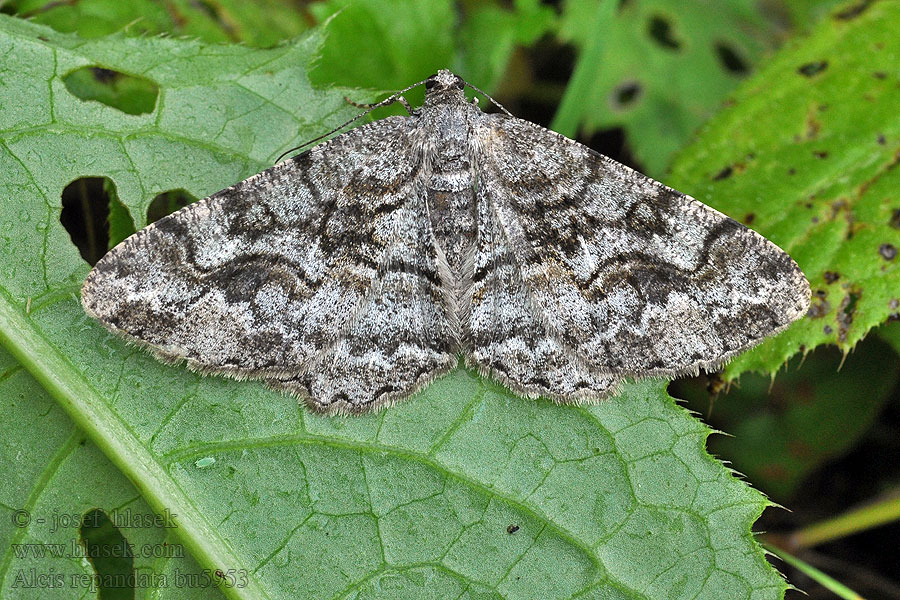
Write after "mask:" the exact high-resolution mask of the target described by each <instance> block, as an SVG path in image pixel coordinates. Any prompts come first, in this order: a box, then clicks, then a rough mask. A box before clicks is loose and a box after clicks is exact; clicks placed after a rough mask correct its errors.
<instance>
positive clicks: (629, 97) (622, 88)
mask: <svg viewBox="0 0 900 600" xmlns="http://www.w3.org/2000/svg"><path fill="white" fill-rule="evenodd" d="M643 91H644V88H643V87H642V86H641V84H640V83H638V82H637V81H626V82H625V83H622V84H619V86H618V87H617V88H616V89H614V90H613V91H612V95H611V96H610V99H609V103H610V105H611V106H612V108H613V110H626V109H628V108H630V107H631V105H633V104H634V103H635V102H637V101H638V100H639V99H640V97H641V94H642V93H643Z"/></svg>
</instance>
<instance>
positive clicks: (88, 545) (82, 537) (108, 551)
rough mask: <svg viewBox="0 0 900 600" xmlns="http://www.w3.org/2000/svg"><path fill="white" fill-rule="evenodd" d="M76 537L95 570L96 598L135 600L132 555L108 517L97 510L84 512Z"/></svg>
mask: <svg viewBox="0 0 900 600" xmlns="http://www.w3.org/2000/svg"><path fill="white" fill-rule="evenodd" d="M78 535H79V542H80V543H81V546H82V549H83V551H84V556H85V558H87V559H88V561H90V563H91V565H92V566H93V567H94V575H95V578H94V582H95V584H96V585H97V597H99V598H108V599H117V598H121V599H124V598H134V553H133V551H132V549H131V545H130V544H129V543H128V540H127V539H125V536H123V535H122V532H121V530H120V529H119V528H118V527H116V525H115V524H114V523H113V522H112V521H111V520H110V518H109V515H107V514H106V512H105V511H104V510H102V509H100V508H95V509H92V510H89V511H87V512H86V513H84V515H82V518H81V525H80V526H79V528H78ZM129 584H130V585H129Z"/></svg>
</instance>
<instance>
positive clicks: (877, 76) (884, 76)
mask: <svg viewBox="0 0 900 600" xmlns="http://www.w3.org/2000/svg"><path fill="white" fill-rule="evenodd" d="M872 77H874V78H875V79H887V73H885V72H884V71H875V72H874V73H872Z"/></svg>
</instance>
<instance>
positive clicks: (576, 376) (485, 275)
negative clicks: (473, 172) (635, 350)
mask: <svg viewBox="0 0 900 600" xmlns="http://www.w3.org/2000/svg"><path fill="white" fill-rule="evenodd" d="M490 195H491V192H490V190H489V189H488V188H486V187H484V186H480V187H479V188H478V195H477V205H478V213H477V214H478V231H477V237H476V244H475V261H474V273H473V275H472V283H471V299H470V306H471V312H470V314H469V315H468V319H467V324H468V327H467V329H468V339H469V341H470V344H471V347H470V350H469V354H468V355H467V356H466V361H467V363H468V364H469V365H470V366H475V367H477V368H478V370H479V371H480V372H481V373H482V374H484V375H488V376H489V377H492V378H494V379H497V380H499V381H501V382H502V383H503V384H504V385H506V386H508V387H509V388H511V389H512V390H513V391H515V392H516V393H518V394H521V395H523V396H526V397H536V396H544V397H547V398H552V399H553V400H556V401H557V402H575V401H579V400H584V399H587V398H593V399H598V398H604V397H606V396H608V395H610V394H612V393H613V392H614V391H615V389H616V388H617V387H618V378H615V377H608V376H602V375H599V374H598V373H597V372H596V369H593V368H591V367H590V366H589V365H586V364H585V363H584V362H583V361H582V360H581V359H580V358H578V357H576V356H575V354H574V353H573V352H572V351H571V350H570V349H567V348H566V347H565V346H564V344H562V343H561V342H560V340H559V339H558V338H557V336H555V335H552V334H551V333H550V332H549V330H548V327H547V325H546V323H545V321H544V320H543V317H542V311H541V310H540V309H539V308H538V307H536V306H535V305H534V302H535V297H534V296H533V295H532V294H529V293H528V290H527V289H526V288H525V285H524V283H523V281H522V276H521V271H520V266H519V264H518V262H517V259H516V257H515V256H513V254H512V252H511V249H510V245H509V243H508V242H507V241H506V239H505V236H504V233H503V232H502V230H501V228H500V225H499V223H498V221H497V215H496V213H495V211H494V204H493V203H492V202H491V199H490Z"/></svg>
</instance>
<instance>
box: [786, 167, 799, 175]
mask: <svg viewBox="0 0 900 600" xmlns="http://www.w3.org/2000/svg"><path fill="white" fill-rule="evenodd" d="M796 174H797V169H795V168H794V167H791V168H790V169H788V175H796Z"/></svg>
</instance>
